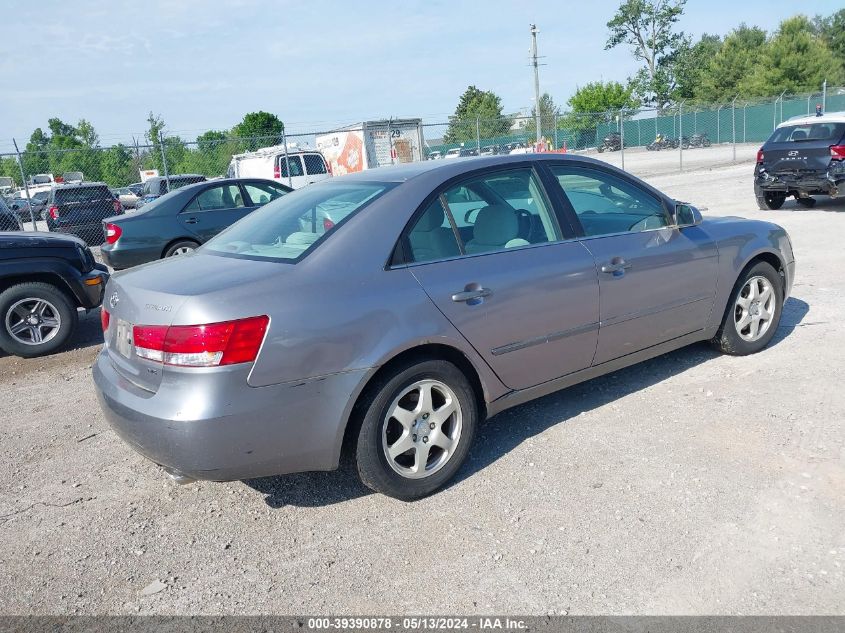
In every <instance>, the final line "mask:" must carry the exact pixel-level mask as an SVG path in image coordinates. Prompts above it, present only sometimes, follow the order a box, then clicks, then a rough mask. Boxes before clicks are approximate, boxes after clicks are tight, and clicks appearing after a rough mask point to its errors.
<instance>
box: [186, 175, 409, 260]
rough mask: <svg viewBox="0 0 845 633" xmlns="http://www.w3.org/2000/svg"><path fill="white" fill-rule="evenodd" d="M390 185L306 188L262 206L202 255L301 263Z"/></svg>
mask: <svg viewBox="0 0 845 633" xmlns="http://www.w3.org/2000/svg"><path fill="white" fill-rule="evenodd" d="M392 186H393V185H390V184H388V183H347V184H336V183H332V184H331V185H326V186H321V187H313V186H312V187H306V188H304V189H299V190H297V191H295V192H293V193H289V194H287V195H285V196H282V197H281V198H277V199H276V200H274V201H272V202H270V203H268V204H266V205H264V206H263V207H261V209H259V210H258V211H255V212H253V213H250V214H249V215H248V216H247V217H245V218H244V219H243V220H241V221H240V222H236V223H235V224H233V225H232V226H231V227H229V228H228V229H227V230H225V231H224V232H222V233H221V234H220V235H218V236H217V237H215V238H214V239H212V240H211V241H209V242H208V243H206V245H205V247H203V250H208V251H211V252H215V253H222V254H226V255H235V256H238V255H240V256H243V257H244V258H247V259H269V260H275V261H286V262H297V261H299V260H300V259H302V258H303V257H305V255H307V254H308V253H309V252H311V251H312V250H313V249H314V248H316V247H317V246H318V245H319V244H321V243H322V242H323V241H324V239H325V238H327V237H328V236H329V235H330V234H331V233H333V232H334V231H335V230H337V225H338V224H340V223H341V222H343V221H344V220H345V219H346V218H348V217H350V216H352V215H353V214H354V213H356V212H358V211H360V210H361V209H363V208H364V207H365V206H366V205H368V204H369V203H370V202H372V201H373V200H375V199H376V198H378V197H379V196H381V195H382V194H384V192H385V191H387V190H388V189H389V188H390V187H392Z"/></svg>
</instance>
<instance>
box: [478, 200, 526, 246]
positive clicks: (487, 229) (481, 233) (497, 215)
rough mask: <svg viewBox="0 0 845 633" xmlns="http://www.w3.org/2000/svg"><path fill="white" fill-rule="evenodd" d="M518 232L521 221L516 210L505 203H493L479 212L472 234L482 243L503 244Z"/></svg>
mask: <svg viewBox="0 0 845 633" xmlns="http://www.w3.org/2000/svg"><path fill="white" fill-rule="evenodd" d="M518 233H519V221H518V220H517V217H516V213H514V210H513V209H511V208H510V207H508V206H505V205H503V204H491V205H490V206H487V207H484V208H482V209H481V210H480V211H479V212H478V217H476V219H475V227H474V228H473V233H472V236H473V239H474V240H475V241H476V242H478V243H480V244H496V245H499V246H501V245H502V244H506V243H507V242H508V241H510V240H512V239H513V238H515V237H516V236H517V234H518Z"/></svg>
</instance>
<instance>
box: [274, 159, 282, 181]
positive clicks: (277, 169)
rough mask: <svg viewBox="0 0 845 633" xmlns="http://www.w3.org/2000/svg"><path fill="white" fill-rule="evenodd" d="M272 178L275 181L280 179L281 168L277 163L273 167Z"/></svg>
mask: <svg viewBox="0 0 845 633" xmlns="http://www.w3.org/2000/svg"><path fill="white" fill-rule="evenodd" d="M273 178H275V179H276V180H281V179H282V168H281V167H280V166H279V163H276V164H275V165H274V166H273Z"/></svg>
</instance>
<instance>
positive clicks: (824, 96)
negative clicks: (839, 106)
mask: <svg viewBox="0 0 845 633" xmlns="http://www.w3.org/2000/svg"><path fill="white" fill-rule="evenodd" d="M822 112H823V113H826V112H827V79H825V80H824V83H823V84H822Z"/></svg>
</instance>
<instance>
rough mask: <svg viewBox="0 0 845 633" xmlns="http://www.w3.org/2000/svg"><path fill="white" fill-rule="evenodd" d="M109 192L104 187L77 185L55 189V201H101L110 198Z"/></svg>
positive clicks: (63, 202) (64, 202) (61, 202)
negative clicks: (74, 187)
mask: <svg viewBox="0 0 845 633" xmlns="http://www.w3.org/2000/svg"><path fill="white" fill-rule="evenodd" d="M111 199H112V195H111V192H110V191H109V190H108V189H107V188H106V187H79V188H78V189H56V202H57V203H59V204H68V203H72V202H102V201H103V200H111Z"/></svg>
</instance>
